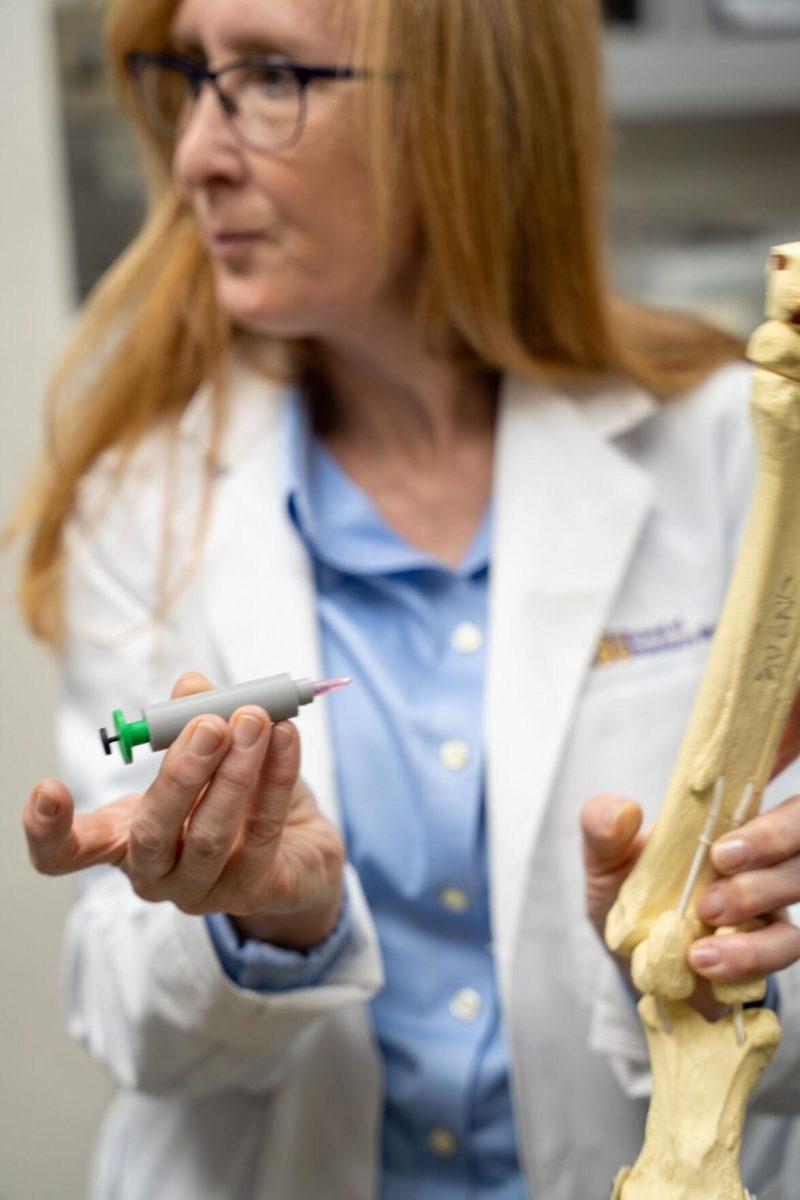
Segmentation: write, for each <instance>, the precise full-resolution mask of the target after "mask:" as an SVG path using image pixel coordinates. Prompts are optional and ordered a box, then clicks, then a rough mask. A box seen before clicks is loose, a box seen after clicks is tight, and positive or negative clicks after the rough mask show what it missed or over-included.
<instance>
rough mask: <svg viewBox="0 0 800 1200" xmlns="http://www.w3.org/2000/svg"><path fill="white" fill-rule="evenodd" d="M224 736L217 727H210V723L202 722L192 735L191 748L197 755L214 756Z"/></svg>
mask: <svg viewBox="0 0 800 1200" xmlns="http://www.w3.org/2000/svg"><path fill="white" fill-rule="evenodd" d="M223 736H224V735H223V734H222V733H220V731H219V727H218V726H217V725H210V724H209V722H208V721H201V722H200V724H199V725H198V726H197V727H196V729H195V731H194V733H193V734H192V737H191V740H190V742H189V748H190V749H191V750H194V752H195V754H206V755H207V754H213V753H214V751H215V750H216V749H217V748H218V747H219V744H220V742H221V741H222V738H223Z"/></svg>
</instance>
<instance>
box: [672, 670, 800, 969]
mask: <svg viewBox="0 0 800 1200" xmlns="http://www.w3.org/2000/svg"><path fill="white" fill-rule="evenodd" d="M798 754H800V692H798V694H797V696H796V697H795V701H794V704H793V705H792V709H791V712H790V713H789V717H788V719H787V721H786V725H785V727H784V730H783V734H782V735H781V740H780V745H779V746H778V752H777V754H776V756H775V762H774V763H773V766H772V772H771V775H770V778H771V779H774V778H775V777H776V775H779V774H780V772H781V771H783V770H784V769H785V768H786V767H788V766H789V764H790V763H792V762H794V760H795V759H796V758H797V757H798ZM711 861H712V863H713V864H714V866H715V868H716V869H717V870H718V871H719V873H720V875H721V876H722V879H719V880H717V881H716V882H715V883H711V884H709V885H708V887H707V888H705V889H704V891H703V892H702V894H701V896H700V897H699V898H698V901H697V912H698V915H699V916H700V918H701V920H703V921H705V922H706V924H708V925H711V926H712V927H714V928H719V926H721V925H740V924H742V923H744V922H745V921H751V920H754V919H760V920H762V921H764V922H765V924H764V927H763V928H762V929H755V930H753V931H752V932H749V933H744V932H743V933H723V934H715V935H712V936H711V937H707V938H700V939H699V940H698V941H697V942H695V944H694V945H693V946H692V948H691V950H690V951H689V956H688V957H689V965H690V967H691V968H692V970H693V971H696V972H697V974H698V975H701V976H705V978H706V979H710V980H711V981H712V982H713V983H738V982H740V981H742V980H745V979H758V978H761V977H763V976H765V975H772V974H774V973H775V972H776V971H782V970H783V969H784V968H786V967H790V966H791V965H792V963H795V962H797V961H798V959H800V929H796V928H795V926H794V925H792V924H791V922H790V921H789V914H788V913H787V912H786V908H787V906H788V905H790V904H797V903H800V796H793V797H792V798H791V799H790V800H786V801H784V803H783V804H780V805H779V806H778V807H777V808H773V809H770V811H769V812H765V813H761V814H759V816H757V817H754V818H753V820H752V821H748V823H747V824H746V825H742V827H741V829H737V830H736V832H735V833H729V834H726V835H725V836H724V837H721V838H718V839H717V841H716V842H715V843H714V845H713V846H712V848H711Z"/></svg>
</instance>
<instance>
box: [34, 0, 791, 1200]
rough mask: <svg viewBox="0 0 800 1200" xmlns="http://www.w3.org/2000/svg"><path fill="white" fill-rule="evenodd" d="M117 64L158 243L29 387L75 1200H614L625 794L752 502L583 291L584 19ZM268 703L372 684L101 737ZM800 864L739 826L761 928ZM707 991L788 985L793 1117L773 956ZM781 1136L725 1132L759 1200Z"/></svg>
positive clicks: (586, 165) (347, 31) (631, 1149)
mask: <svg viewBox="0 0 800 1200" xmlns="http://www.w3.org/2000/svg"><path fill="white" fill-rule="evenodd" d="M108 47H109V53H110V58H111V62H112V64H113V66H114V69H115V74H116V77H117V79H118V81H119V84H120V87H121V89H122V93H123V96H124V98H125V102H126V104H127V105H128V106H129V111H130V112H131V115H132V118H133V120H134V121H135V122H136V125H137V128H138V130H139V132H140V134H141V138H142V146H143V151H144V155H145V161H146V165H147V169H148V179H149V181H150V186H151V197H152V204H151V209H150V214H149V217H148V219H147V222H146V224H145V227H144V229H143V231H142V233H141V235H140V236H139V237H138V239H137V240H136V241H135V243H134V244H133V246H132V247H131V248H130V249H129V251H128V252H127V254H126V255H124V256H123V258H122V259H121V260H120V262H118V263H117V264H116V265H115V266H114V267H113V268H112V270H111V271H110V272H109V274H108V276H107V277H106V278H105V279H104V280H103V281H102V282H101V284H100V286H99V287H98V289H97V291H96V293H95V295H94V296H93V297H92V298H91V299H90V301H89V304H88V305H87V308H86V312H85V319H84V322H83V325H82V328H81V330H80V331H79V333H78V335H77V337H76V341H75V343H74V344H73V346H72V347H71V348H70V350H69V352H68V355H67V358H66V361H65V364H64V367H63V369H62V371H61V373H60V374H59V377H58V378H57V379H56V381H55V385H54V390H55V391H56V392H58V393H59V394H62V393H64V392H66V390H67V387H68V385H69V387H70V388H72V390H73V396H72V403H73V408H72V409H71V412H72V418H71V420H70V421H69V423H68V424H66V425H65V427H64V430H63V431H62V433H61V436H60V441H59V458H58V469H57V471H56V472H55V473H51V474H50V475H49V476H46V477H43V480H42V482H41V484H40V485H39V489H38V492H37V493H35V494H34V496H33V500H32V507H31V510H30V512H29V521H30V524H31V529H32V540H31V548H30V553H29V557H28V560H27V567H26V573H25V580H24V584H25V591H24V599H25V604H26V611H27V613H28V617H29V619H30V623H31V625H32V627H33V628H34V630H35V631H37V632H38V633H40V634H42V635H45V636H49V637H50V638H51V639H52V640H54V641H56V640H58V642H59V645H60V653H61V657H62V662H63V678H64V689H65V701H66V703H65V706H64V711H65V714H66V715H65V717H64V720H63V724H62V727H61V740H62V748H63V751H64V755H65V778H66V779H67V781H68V784H69V790H68V788H67V786H66V785H65V784H63V783H61V782H59V781H57V780H46V781H44V782H43V783H42V785H41V786H40V787H38V788H36V789H34V793H33V795H32V796H31V798H30V801H29V803H28V805H27V807H26V813H25V827H26V833H27V836H28V840H29V845H30V848H31V855H32V858H33V861H34V864H35V865H36V866H37V868H38V869H39V870H41V871H44V872H46V873H62V872H67V871H76V870H79V869H81V868H90V869H88V870H86V871H85V873H84V874H82V875H81V877H80V885H81V893H80V898H79V900H78V902H77V904H76V906H75V908H74V910H73V913H72V915H71V918H70V922H69V927H68V931H67V940H66V952H65V968H64V969H65V986H66V995H67V998H68V1019H69V1026H70V1031H71V1033H72V1034H73V1036H75V1037H77V1038H79V1039H81V1040H82V1041H84V1042H85V1044H86V1045H87V1047H88V1049H89V1051H90V1052H91V1053H92V1054H94V1055H95V1056H96V1057H98V1058H100V1059H101V1060H102V1061H104V1062H105V1063H106V1064H107V1066H108V1067H109V1069H110V1070H111V1072H112V1074H113V1076H114V1077H115V1079H116V1080H117V1081H118V1082H119V1083H120V1085H121V1086H122V1087H123V1089H125V1090H124V1091H123V1092H122V1093H121V1095H120V1097H119V1098H118V1099H117V1101H116V1102H115V1104H114V1106H113V1107H112V1110H111V1112H110V1114H109V1117H108V1120H107V1122H106V1123H105V1126H104V1129H103V1132H102V1136H101V1139H100V1142H99V1146H98V1152H97V1155H96V1157H95V1162H94V1166H93V1183H92V1195H93V1196H94V1197H104V1198H105V1197H122V1196H124V1197H137V1198H138V1197H145V1196H147V1197H151V1196H160V1197H162V1196H163V1197H169V1198H170V1200H172V1198H178V1197H180V1198H184V1197H186V1198H188V1197H191V1198H192V1200H200V1198H202V1197H209V1198H210V1197H220V1196H225V1197H226V1198H227V1197H235V1198H237V1200H239V1198H241V1200H245V1198H247V1200H250V1198H256V1197H258V1198H266V1197H270V1200H298V1198H301V1197H302V1198H303V1200H316V1198H317V1197H319V1198H322V1197H324V1198H325V1200H359V1198H361V1197H363V1198H365V1200H366V1198H367V1197H372V1196H375V1195H380V1196H381V1197H383V1198H384V1200H400V1198H404V1197H422V1196H424V1197H425V1198H426V1200H428V1198H430V1200H440V1198H444V1197H455V1196H466V1195H467V1194H469V1195H475V1196H481V1197H487V1198H488V1197H492V1198H501V1197H502V1198H503V1200H511V1198H514V1200H519V1198H521V1197H523V1196H528V1195H530V1196H533V1197H539V1198H546V1200H567V1198H569V1200H575V1197H580V1198H581V1200H604V1198H605V1197H606V1196H607V1195H608V1194H609V1192H610V1185H611V1178H612V1175H613V1174H614V1172H615V1171H616V1169H617V1168H618V1167H619V1166H620V1165H622V1164H623V1163H625V1162H628V1163H630V1162H631V1161H633V1159H634V1158H635V1156H636V1153H637V1151H638V1146H639V1143H640V1139H641V1135H642V1128H643V1119H644V1113H645V1109H646V1099H645V1096H646V1090H647V1080H646V1056H645V1052H644V1045H643V1040H642V1036H641V1031H640V1029H639V1026H638V1021H637V1018H636V1013H635V1008H634V1004H633V1002H632V996H631V993H630V991H629V988H628V985H627V984H626V982H625V981H624V980H623V979H622V978H621V976H620V974H619V971H618V969H617V967H616V965H615V964H614V963H613V962H612V961H611V960H610V959H609V958H608V957H607V956H606V955H605V952H604V949H603V947H602V945H601V942H600V940H599V939H598V938H597V937H596V936H595V933H594V931H593V930H592V924H594V925H595V926H596V928H597V929H598V930H599V929H600V928H601V927H602V922H603V920H604V916H605V913H606V911H607V910H608V908H609V907H610V905H611V903H612V902H613V898H614V895H615V893H616V890H617V888H618V886H619V883H620V880H621V878H622V877H623V876H624V875H625V874H626V873H627V871H628V870H629V867H630V865H631V863H632V862H633V861H634V860H635V857H636V855H637V853H638V850H639V847H640V844H641V839H640V838H639V836H638V834H637V830H638V826H639V822H640V820H641V811H640V809H639V807H638V804H635V803H634V802H633V801H626V800H624V799H622V798H621V796H620V795H619V794H616V791H618V792H621V793H626V794H630V795H632V796H635V797H636V799H637V801H639V802H641V803H642V804H643V805H644V806H645V807H648V808H649V810H650V813H651V814H652V812H653V811H654V810H655V809H656V807H657V804H658V800H659V796H660V794H661V792H662V790H663V786H664V784H665V782H666V778H667V775H668V773H669V769H670V766H671V763H672V759H673V757H674V754H675V751H676V749H677V746H678V742H679V739H680V735H681V732H682V726H683V723H684V721H685V717H686V714H687V712H688V708H689V705H690V702H691V697H692V694H693V691H694V688H695V686H696V683H697V680H698V678H699V674H700V671H701V669H702V663H703V659H704V656H705V652H706V650H707V636H708V629H709V626H710V625H712V624H713V621H714V619H715V616H716V614H717V612H718V610H719V606H720V603H721V599H722V595H723V592H724V587H725V581H726V578H727V573H728V571H729V569H730V563H731V556H732V553H733V549H734V546H735V541H736V537H737V534H738V530H739V528H740V524H741V517H742V513H743V510H744V506H745V503H746V496H747V487H748V483H749V478H750V470H751V461H750V450H749V435H748V431H747V428H746V422H745V420H744V417H743V412H744V408H745V399H746V396H747V393H748V389H749V371H748V368H747V367H746V366H744V365H743V364H741V363H737V362H736V359H737V358H738V357H739V354H740V347H739V346H738V344H736V343H735V342H734V341H733V340H732V339H730V338H728V337H726V336H724V335H723V334H721V333H718V332H716V331H715V330H713V329H710V328H708V327H706V326H704V325H700V324H698V323H696V322H693V321H690V320H688V319H682V318H678V317H674V316H667V315H665V314H658V313H654V312H646V311H645V310H643V309H641V308H637V307H635V306H632V305H629V304H625V303H623V302H622V301H621V300H619V299H618V298H616V297H614V296H613V295H612V293H611V291H610V289H609V287H608V285H607V283H606V280H605V274H604V267H603V256H602V238H601V232H600V231H601V228H602V212H601V197H602V178H601V171H602V164H603V158H604V152H603V146H604V126H603V121H602V115H601V106H600V103H599V99H598V22H597V15H596V13H595V9H594V5H593V3H591V2H590V0H540V2H539V3H537V4H534V5H529V4H526V3H523V0H463V3H460V4H458V5H454V4H449V3H444V2H443V0H426V2H424V3H420V0H415V2H413V3H412V2H411V0H363V2H362V3H358V4H357V3H334V0H303V3H297V0H270V3H269V4H265V3H262V0H240V2H238V3H237V4H235V5H231V4H229V3H226V2H225V0H180V2H179V3H175V2H174V0H150V2H149V3H147V4H142V3H141V0H136V2H135V3H134V0H116V2H113V3H111V4H110V6H109V13H108ZM62 578H63V586H61V587H60V586H59V584H60V581H61V580H62ZM665 619H669V620H673V621H678V622H679V623H681V624H682V626H683V628H684V631H685V632H686V633H687V634H688V635H689V636H686V637H683V638H681V639H679V644H677V645H674V644H672V643H671V642H670V640H669V638H667V639H666V640H665V641H664V644H663V645H660V646H658V647H657V649H658V651H659V652H658V653H655V654H651V655H648V656H647V657H646V658H638V659H637V658H636V657H635V656H634V657H633V658H630V659H621V658H620V659H618V660H616V661H611V662H607V661H605V660H606V659H608V658H609V654H608V652H607V651H608V647H609V646H613V645H614V644H615V643H614V641H613V635H614V633H615V631H619V630H620V629H625V628H633V629H636V630H640V631H644V632H647V631H652V630H654V629H655V630H658V629H661V628H662V627H663V625H664V622H665ZM604 634H605V635H606V636H605V639H604V638H603V635H604ZM598 643H599V645H600V652H598ZM189 666H192V667H195V668H198V671H197V672H190V673H188V674H185V673H184V672H186V670H187V668H188V667H189ZM282 670H291V671H292V672H293V673H294V674H295V675H302V674H306V675H309V676H314V677H317V678H319V677H320V676H321V675H322V674H323V673H325V674H330V675H339V674H346V675H349V676H352V677H353V679H354V683H353V685H352V686H351V687H350V688H349V689H348V691H347V692H344V693H341V694H340V695H339V696H337V697H334V698H331V699H330V701H325V702H319V703H318V704H316V705H315V706H314V707H313V708H312V709H307V710H305V711H304V713H303V716H302V718H301V720H300V722H299V728H295V727H294V726H292V725H291V724H289V723H283V722H282V723H280V724H278V725H276V726H275V728H274V729H273V728H271V726H270V723H269V721H268V720H267V719H266V717H265V714H264V713H263V712H261V711H260V710H258V709H257V708H252V707H245V708H244V709H242V710H240V712H239V713H237V714H236V715H235V717H234V718H233V719H232V720H231V722H230V723H226V722H224V721H222V720H221V719H219V718H216V717H213V716H209V717H203V718H200V719H198V720H195V721H193V722H192V723H191V724H190V726H189V727H188V728H187V729H186V730H185V731H184V734H182V735H181V737H180V738H179V739H178V740H177V742H176V743H175V744H174V745H173V746H172V747H171V748H170V750H169V751H168V752H167V754H166V755H165V756H164V758H163V761H161V762H159V761H157V760H155V759H153V758H151V757H149V756H148V755H147V754H140V756H139V757H138V758H137V761H136V763H135V765H134V766H133V767H122V766H121V765H120V766H117V765H116V764H115V763H114V762H113V761H112V760H108V761H106V762H105V763H104V762H103V760H102V759H101V758H100V757H98V746H97V742H96V728H97V725H98V724H100V723H101V722H102V720H103V719H105V718H106V717H107V713H108V710H109V709H110V708H112V707H115V706H117V705H120V706H121V707H122V708H123V709H124V710H125V711H126V712H135V711H136V710H137V706H140V705H141V704H142V703H146V702H148V701H153V700H156V699H159V698H161V697H162V696H164V695H166V694H167V692H168V690H169V688H170V687H171V685H172V683H173V681H174V680H175V678H176V677H178V676H180V678H179V679H178V683H177V685H175V691H176V694H177V693H185V692H190V691H196V690H199V689H202V688H203V687H207V686H209V681H212V682H213V683H214V684H222V683H228V682H234V681H238V680H245V679H250V678H254V677H256V676H259V675H263V674H267V673H271V672H273V671H282ZM199 672H202V674H200V673H199ZM484 694H486V705H485V709H486V716H485V718H484ZM301 741H302V747H303V774H302V779H301V778H300V777H299V775H298V771H299V762H300V743H301ZM484 779H485V802H484ZM606 786H607V787H613V788H614V789H615V794H604V795H599V796H597V797H595V799H594V800H592V801H590V802H589V803H588V804H587V805H586V806H585V807H584V808H583V814H582V822H583V834H584V854H585V861H586V864H587V869H586V895H587V901H586V902H587V903H588V908H589V916H590V920H587V919H586V915H585V912H584V896H583V894H582V893H583V887H582V867H581V838H580V819H579V818H580V813H581V807H582V805H583V802H584V801H585V799H586V797H587V796H589V795H591V794H592V793H593V792H596V791H597V789H598V788H599V787H606ZM784 794H786V793H785V792H784ZM73 796H74V798H75V803H76V804H77V807H78V810H79V811H78V815H74V813H73ZM120 797H122V798H120ZM798 825H800V822H799V821H798V814H797V806H796V805H795V804H793V803H790V804H789V805H787V806H784V807H783V808H780V809H778V810H776V813H772V814H770V815H769V816H764V817H762V818H760V820H759V821H757V822H753V823H752V825H751V826H749V827H747V829H746V830H745V832H744V834H743V836H744V837H745V838H746V839H749V840H750V845H751V849H752V850H753V853H754V854H755V855H758V854H759V853H760V851H759V846H760V845H761V844H762V842H764V843H766V844H772V840H771V839H773V840H774V838H773V835H774V834H775V830H776V829H777V828H779V827H780V828H781V829H784V828H785V830H786V836H785V837H784V839H783V842H782V845H783V847H784V850H783V853H782V854H781V856H780V857H781V862H780V863H775V864H773V863H772V862H771V860H770V858H769V856H768V855H767V856H766V858H764V857H763V856H762V860H761V865H762V866H763V867H764V868H765V869H764V870H762V871H760V872H758V873H757V877H756V879H755V882H756V884H757V887H755V888H754V889H753V890H751V893H750V908H751V909H752V911H753V912H768V911H771V910H772V909H774V908H777V906H779V905H782V904H787V903H789V902H791V901H793V900H795V899H797V898H798V895H800V892H798V886H797V884H796V883H795V882H793V880H792V875H793V873H794V871H795V870H796V865H797V862H798V861H799V860H798V850H800V832H798ZM750 882H751V883H752V882H753V880H752V879H751V880H750ZM723 887H727V888H728V891H727V893H726V899H727V911H725V912H723V914H722V917H721V918H720V919H724V918H727V917H730V915H731V911H732V906H733V904H734V903H735V900H736V896H737V894H738V893H737V892H736V887H737V883H736V880H735V878H734V879H731V880H730V881H729V883H728V884H725V885H723ZM740 909H741V906H740ZM735 915H736V917H741V916H745V915H748V914H747V913H746V912H744V911H737V913H736V914H735ZM716 944H717V943H715V945H716ZM698 945H699V946H702V943H700V944H698ZM719 948H720V949H721V951H722V953H723V960H722V963H721V965H720V966H718V967H717V968H716V969H715V968H711V967H707V968H704V973H705V974H707V975H709V976H710V977H716V978H731V979H734V978H743V977H746V976H748V975H749V974H752V972H753V970H754V968H758V969H760V970H764V971H770V972H774V971H778V970H781V971H782V974H781V977H780V982H779V984H778V990H779V994H780V1004H781V1015H782V1020H783V1022H784V1027H785V1029H786V1031H787V1032H786V1034H785V1038H784V1045H783V1047H782V1049H781V1051H780V1054H779V1057H778V1059H777V1060H776V1062H775V1063H774V1064H773V1067H772V1068H771V1070H770V1072H769V1073H768V1075H767V1076H766V1077H765V1080H764V1082H763V1084H762V1086H761V1089H760V1092H759V1094H758V1097H757V1100H756V1107H758V1108H760V1110H761V1111H762V1112H763V1113H768V1112H770V1111H773V1112H774V1111H777V1112H781V1113H783V1114H787V1113H791V1112H792V1111H794V1110H795V1109H796V1108H797V1106H798V1103H799V1102H800V1096H799V1095H798V1090H797V1084H796V1079H797V1077H798V1076H797V1072H796V1069H795V1068H796V1064H797V1062H798V1059H800V1034H798V1032H796V1031H795V1026H796V1025H797V1023H798V1016H797V1014H798V1013H800V997H798V998H796V997H795V993H796V990H797V986H798V985H797V978H798V968H797V966H796V959H797V958H798V955H800V945H798V936H797V934H796V932H795V931H794V929H793V928H792V927H791V926H790V925H789V924H788V923H787V922H786V921H782V920H776V921H773V922H772V924H771V925H770V928H769V930H768V931H762V932H761V933H753V934H747V935H739V936H737V937H733V938H729V939H727V940H723V939H719ZM697 1002H698V1003H702V1002H703V1000H702V997H701V996H698V1001H697ZM788 1132H789V1119H788V1117H787V1116H785V1115H784V1116H780V1117H778V1116H775V1117H770V1116H767V1115H760V1116H756V1117H755V1118H754V1119H753V1122H752V1130H751V1134H750V1141H749V1143H748V1148H747V1151H746V1159H745V1169H746V1174H747V1179H748V1183H749V1185H750V1186H753V1187H756V1188H758V1189H759V1192H761V1189H762V1188H763V1187H765V1186H767V1185H768V1184H769V1183H770V1181H774V1182H773V1183H772V1186H773V1187H775V1188H778V1187H780V1186H781V1183H780V1180H781V1177H782V1175H783V1173H784V1172H785V1171H786V1169H787V1167H786V1163H787V1161H788ZM775 1194H776V1195H777V1192H775Z"/></svg>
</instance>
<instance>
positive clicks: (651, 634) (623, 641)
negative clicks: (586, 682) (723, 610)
mask: <svg viewBox="0 0 800 1200" xmlns="http://www.w3.org/2000/svg"><path fill="white" fill-rule="evenodd" d="M713 636H714V626H713V625H699V626H697V628H695V629H691V628H688V627H687V625H686V622H685V621H683V620H681V619H678V620H675V621H668V622H667V623H666V624H664V625H653V626H651V627H650V628H649V629H620V630H609V631H608V632H607V633H604V634H603V636H602V637H601V639H600V641H599V642H598V645H597V652H596V654H595V658H594V664H593V665H594V666H595V667H603V666H606V665H607V664H608V663H614V662H623V661H624V660H625V659H628V658H641V657H642V656H643V655H647V654H666V653H669V652H670V651H674V650H683V649H684V647H686V646H695V645H697V644H698V643H699V642H708V641H710V640H711V638H712V637H713Z"/></svg>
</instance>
